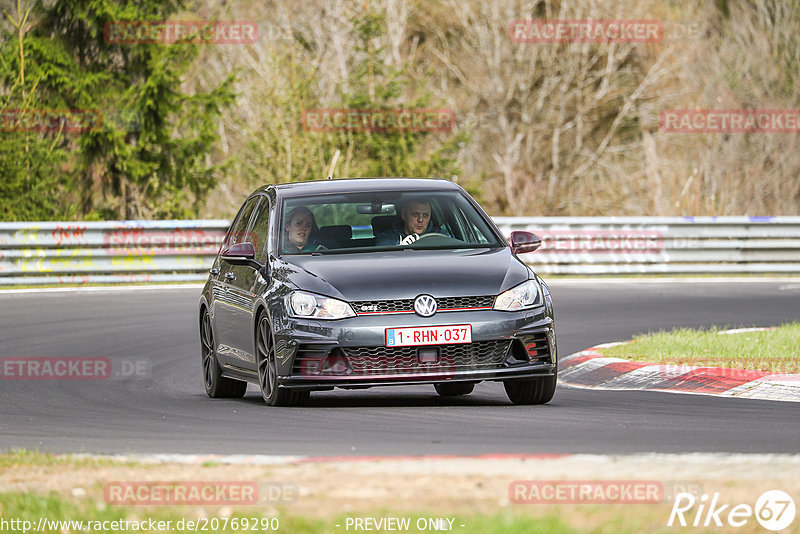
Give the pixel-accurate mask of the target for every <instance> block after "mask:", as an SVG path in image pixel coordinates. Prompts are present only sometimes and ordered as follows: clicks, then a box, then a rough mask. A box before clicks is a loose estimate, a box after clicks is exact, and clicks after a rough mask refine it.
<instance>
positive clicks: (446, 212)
mask: <svg viewBox="0 0 800 534" xmlns="http://www.w3.org/2000/svg"><path fill="white" fill-rule="evenodd" d="M280 221H281V223H280V234H281V235H280V239H279V240H278V243H279V246H280V248H281V253H282V254H314V253H321V254H346V253H354V252H371V251H384V250H398V249H409V248H410V249H464V248H492V247H502V246H505V243H504V242H503V241H501V240H500V239H499V238H498V237H497V236H496V235H495V232H494V231H492V229H491V227H490V225H489V224H488V223H487V222H486V220H485V218H484V216H483V215H482V214H481V213H480V212H479V211H478V210H477V209H476V208H475V207H474V206H473V204H472V203H470V202H469V200H467V198H465V196H464V195H462V194H461V193H460V192H457V191H446V192H435V191H434V192H431V191H424V192H423V191H402V192H399V191H391V192H370V193H349V194H340V195H330V194H328V195H319V196H308V197H298V198H287V199H285V200H284V201H283V203H282V209H281V216H280Z"/></svg>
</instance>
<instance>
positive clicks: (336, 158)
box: [328, 148, 341, 180]
mask: <svg viewBox="0 0 800 534" xmlns="http://www.w3.org/2000/svg"><path fill="white" fill-rule="evenodd" d="M339 154H341V152H340V151H339V149H338V148H337V149H336V152H335V153H334V154H333V157H332V158H331V166H330V168H329V169H328V180H333V172H334V171H335V170H336V162H337V161H339Z"/></svg>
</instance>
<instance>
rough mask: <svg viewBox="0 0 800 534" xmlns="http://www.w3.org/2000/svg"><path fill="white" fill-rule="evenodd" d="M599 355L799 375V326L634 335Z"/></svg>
mask: <svg viewBox="0 0 800 534" xmlns="http://www.w3.org/2000/svg"><path fill="white" fill-rule="evenodd" d="M599 352H600V353H601V354H602V355H603V356H606V357H609V358H624V359H627V360H635V361H643V362H648V363H658V364H675V365H696V366H701V367H726V368H732V369H754V370H758V371H767V372H772V373H800V323H798V322H794V323H789V324H783V325H781V326H778V327H776V328H774V329H771V330H764V331H750V332H738V333H730V334H726V333H724V329H720V328H709V329H699V330H696V329H692V328H678V329H675V330H672V331H669V332H666V331H660V332H655V333H649V334H642V335H637V336H634V338H633V341H632V342H631V343H625V344H622V345H616V346H613V347H608V348H603V349H600V350H599Z"/></svg>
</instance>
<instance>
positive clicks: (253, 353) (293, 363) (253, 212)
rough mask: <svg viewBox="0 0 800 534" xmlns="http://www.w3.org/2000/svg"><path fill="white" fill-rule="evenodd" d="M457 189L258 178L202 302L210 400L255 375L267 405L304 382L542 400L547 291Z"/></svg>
mask: <svg viewBox="0 0 800 534" xmlns="http://www.w3.org/2000/svg"><path fill="white" fill-rule="evenodd" d="M510 242H511V243H510V245H509V243H508V242H507V241H506V239H505V237H504V236H503V234H502V233H501V232H500V231H499V230H498V228H497V227H496V226H495V224H494V223H493V222H492V220H491V219H490V218H489V217H488V216H487V215H486V213H485V212H484V211H483V210H482V209H481V208H480V206H478V204H477V203H476V202H475V201H474V200H473V199H472V198H471V197H470V196H469V195H468V194H467V193H466V191H464V190H463V189H462V188H461V187H459V186H458V185H457V184H454V183H452V182H449V181H447V180H434V179H405V178H387V179H377V178H370V179H347V180H327V181H318V182H303V183H292V184H280V185H269V186H264V187H261V188H259V189H258V190H256V191H255V192H254V193H253V194H252V195H250V197H249V198H248V199H247V200H246V201H245V203H244V205H243V206H242V207H241V209H240V210H239V213H238V214H237V215H236V218H235V219H234V221H233V223H232V224H231V227H230V229H229V230H228V232H227V235H226V238H225V241H224V243H223V244H222V246H221V247H220V252H219V255H218V256H217V257H216V259H215V260H214V265H213V267H212V269H211V271H210V273H211V274H210V276H209V278H208V282H206V284H205V286H204V288H203V293H202V296H201V298H200V340H201V345H202V363H203V376H204V382H205V388H206V392H207V393H208V395H209V396H210V397H215V398H219V397H241V396H243V395H244V393H245V390H246V388H247V382H253V383H256V384H258V386H259V388H260V389H261V394H262V396H263V398H264V400H265V401H266V403H267V404H269V405H273V406H288V405H300V404H303V403H305V402H306V401H307V400H308V398H309V393H310V392H311V391H315V390H317V391H319V390H330V389H333V388H334V387H340V388H354V389H356V388H365V387H371V386H386V385H409V384H432V385H433V386H434V387H435V389H436V391H437V392H438V393H439V395H443V396H453V395H465V394H468V393H470V392H471V391H472V390H473V388H474V386H475V384H476V383H478V382H480V381H483V380H489V381H500V382H503V385H504V387H505V390H506V393H507V395H508V398H509V399H510V400H511V402H513V403H514V404H542V403H546V402H549V401H550V399H551V398H552V397H553V394H554V392H555V389H556V380H557V377H556V370H557V351H556V333H555V321H554V317H553V305H552V300H551V298H550V292H549V291H548V288H547V285H546V284H545V283H544V282H543V281H542V280H541V278H539V277H538V276H537V275H536V274H535V273H534V272H533V271H532V270H531V269H530V268H529V267H528V266H527V265H525V263H523V262H522V261H521V260H520V259H519V258H518V257H517V254H520V253H524V252H531V251H533V250H535V249H536V248H537V247H538V246H539V244H540V241H539V239H538V238H537V237H536V236H535V235H534V234H531V233H529V232H512V234H511V239H510Z"/></svg>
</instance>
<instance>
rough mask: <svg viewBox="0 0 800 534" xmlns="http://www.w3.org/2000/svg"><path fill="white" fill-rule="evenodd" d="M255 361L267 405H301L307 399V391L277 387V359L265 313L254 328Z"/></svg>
mask: <svg viewBox="0 0 800 534" xmlns="http://www.w3.org/2000/svg"><path fill="white" fill-rule="evenodd" d="M256 353H257V357H256V361H257V364H258V387H259V389H260V390H261V397H262V398H263V399H264V402H265V403H267V404H268V405H269V406H302V405H303V404H305V403H306V401H308V397H309V392H308V391H292V390H290V389H281V388H279V387H278V360H277V356H276V354H275V338H274V337H273V335H272V328H271V327H270V325H269V320H267V315H266V314H262V315H261V317H260V318H259V320H258V326H257V328H256Z"/></svg>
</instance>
